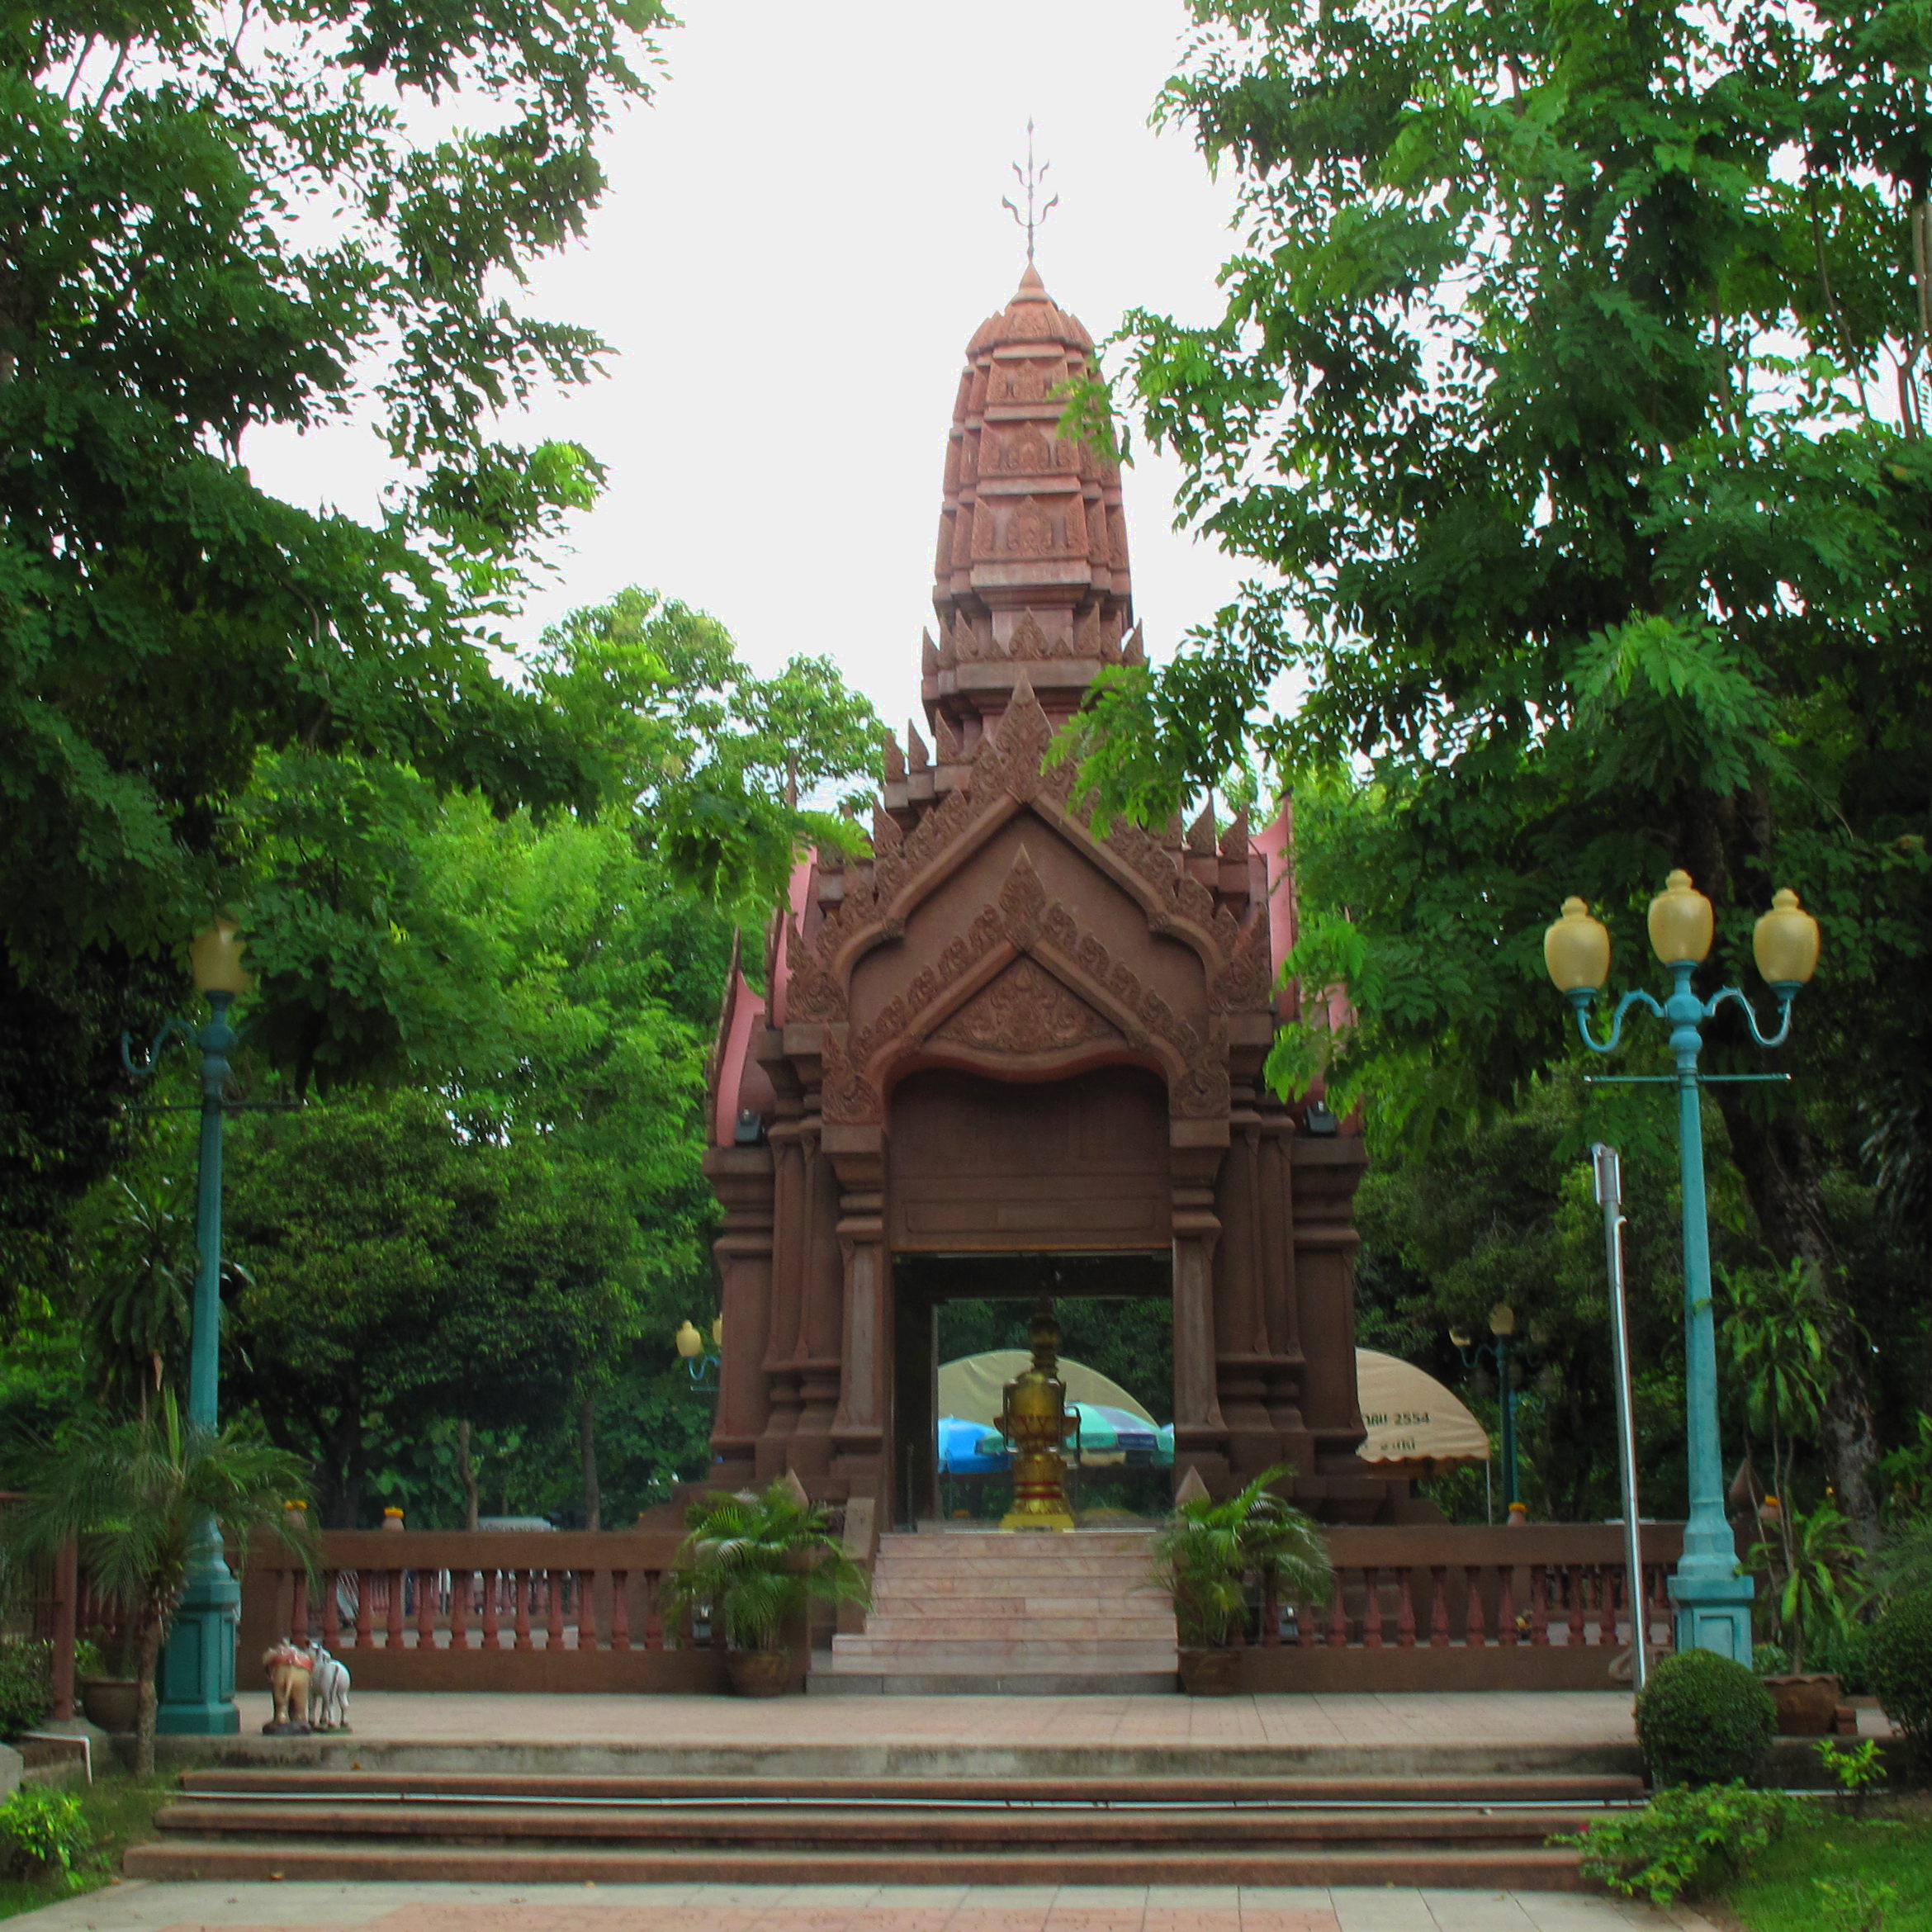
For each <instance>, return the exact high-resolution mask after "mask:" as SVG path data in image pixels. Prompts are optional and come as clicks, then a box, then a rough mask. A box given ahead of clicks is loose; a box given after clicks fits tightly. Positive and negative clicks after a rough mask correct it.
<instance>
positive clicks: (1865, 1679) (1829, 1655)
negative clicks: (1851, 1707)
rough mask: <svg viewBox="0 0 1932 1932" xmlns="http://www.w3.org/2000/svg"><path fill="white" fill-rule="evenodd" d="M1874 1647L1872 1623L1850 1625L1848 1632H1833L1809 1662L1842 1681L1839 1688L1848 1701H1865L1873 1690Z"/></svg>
mask: <svg viewBox="0 0 1932 1932" xmlns="http://www.w3.org/2000/svg"><path fill="white" fill-rule="evenodd" d="M1871 1645H1872V1627H1871V1626H1870V1625H1869V1624H1868V1623H1847V1624H1846V1625H1845V1627H1844V1629H1842V1630H1837V1631H1832V1632H1831V1634H1830V1636H1827V1637H1826V1638H1825V1641H1824V1642H1823V1643H1821V1645H1820V1646H1818V1653H1817V1656H1816V1659H1815V1660H1814V1659H1812V1658H1811V1657H1809V1656H1807V1659H1806V1662H1807V1663H1808V1664H1811V1668H1812V1669H1814V1670H1824V1671H1828V1672H1830V1674H1831V1675H1832V1676H1834V1677H1835V1678H1836V1679H1838V1688H1839V1689H1840V1691H1841V1692H1843V1693H1844V1695H1845V1696H1846V1697H1848V1698H1862V1697H1864V1696H1866V1695H1867V1694H1868V1693H1869V1692H1870V1690H1871V1688H1872V1667H1871V1660H1870V1657H1869V1655H1868V1652H1869V1651H1870V1649H1871Z"/></svg>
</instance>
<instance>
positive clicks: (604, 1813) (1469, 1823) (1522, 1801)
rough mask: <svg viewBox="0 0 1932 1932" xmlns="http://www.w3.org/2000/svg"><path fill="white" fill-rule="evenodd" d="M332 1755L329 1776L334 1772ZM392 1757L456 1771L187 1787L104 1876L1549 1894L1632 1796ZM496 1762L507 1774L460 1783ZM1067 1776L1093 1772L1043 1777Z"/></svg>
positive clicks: (1277, 1778) (993, 1756)
mask: <svg viewBox="0 0 1932 1932" xmlns="http://www.w3.org/2000/svg"><path fill="white" fill-rule="evenodd" d="M238 1741H239V1742H242V1743H246V1742H249V1741H257V1742H258V1741H260V1740H238ZM275 1741H276V1742H278V1743H279V1742H282V1741H284V1740H275ZM362 1749H363V1750H365V1751H367V1750H368V1747H367V1745H365V1746H363V1747H362ZM346 1754H347V1753H346V1751H345V1750H334V1749H331V1750H329V1751H328V1752H327V1753H326V1755H327V1756H328V1757H329V1759H330V1760H331V1761H332V1762H334V1761H339V1759H340V1758H341V1757H342V1756H344V1755H346ZM371 1754H372V1755H373V1753H371ZM249 1755H251V1756H253V1755H254V1754H252V1753H251V1754H249ZM406 1755H409V1756H410V1757H412V1758H413V1759H415V1760H416V1761H417V1762H418V1763H419V1764H427V1763H428V1762H429V1760H430V1759H437V1760H438V1761H441V1760H445V1759H447V1760H453V1761H452V1762H449V1763H447V1764H444V1765H443V1768H439V1769H400V1768H399V1769H380V1768H376V1767H373V1766H372V1767H369V1768H366V1769H365V1768H348V1769H325V1768H320V1767H303V1766H299V1765H295V1764H283V1765H279V1766H268V1765H263V1764H234V1765H229V1766H225V1767H221V1768H215V1769H205V1770H199V1771H192V1772H190V1773H188V1774H187V1777H186V1778H184V1779H183V1780H182V1794H181V1797H179V1798H178V1800H177V1801H175V1802H172V1803H170V1804H168V1805H166V1806H163V1807H162V1809H161V1811H159V1814H158V1815H157V1816H156V1818H155V1821H154V1822H155V1825H156V1826H157V1828H158V1830H159V1835H158V1836H157V1837H156V1838H155V1839H154V1840H152V1841H150V1842H149V1843H147V1844H137V1845H135V1846H133V1847H131V1848H130V1849H129V1851H128V1853H127V1854H126V1859H125V1865H124V1870H125V1873H126V1875H127V1876H128V1877H130V1878H162V1879H166V1878H204V1879H226V1880H234V1879H243V1878H270V1879H275V1878H281V1879H287V1880H291V1881H294V1880H299V1879H309V1880H324V1881H329V1882H340V1881H345V1880H381V1881H390V1882H395V1881H415V1882H430V1881H433V1882H461V1883H472V1884H481V1883H492V1884H518V1885H529V1884H546V1883H558V1884H562V1883H569V1884H579V1885H581V1884H599V1885H611V1884H651V1883H665V1882H690V1881H692V1880H696V1879H703V1880H706V1881H709V1882H727V1883H732V1884H740V1885H743V1884H768V1885H771V1884H776V1885H802V1884H864V1885H882V1884H898V1885H921V1884H925V1885H955V1886H956V1885H964V1884H970V1885H988V1884H993V1885H1055V1886H1058V1885H1075V1886H1077V1885H1130V1886H1143V1885H1215V1886H1232V1885H1309V1886H1333V1885H1404V1886H1418V1885H1427V1886H1480V1887H1488V1888H1490V1889H1494V1890H1501V1889H1503V1888H1513V1889H1518V1890H1524V1889H1539V1890H1548V1891H1568V1890H1574V1889H1576V1888H1577V1887H1578V1886H1579V1883H1580V1875H1579V1854H1577V1852H1576V1851H1575V1850H1574V1849H1571V1848H1570V1847H1567V1846H1551V1845H1550V1844H1548V1843H1547V1842H1546V1841H1547V1840H1548V1839H1549V1837H1550V1836H1551V1834H1553V1833H1557V1832H1570V1831H1574V1830H1578V1829H1579V1827H1580V1826H1581V1825H1583V1824H1584V1823H1585V1822H1586V1821H1589V1820H1590V1819H1592V1818H1594V1817H1598V1816H1603V1815H1605V1814H1606V1813H1607V1812H1610V1811H1616V1810H1618V1809H1622V1808H1623V1807H1629V1806H1631V1805H1634V1804H1637V1803H1639V1802H1641V1799H1642V1792H1643V1785H1642V1781H1641V1778H1638V1777H1636V1776H1635V1775H1634V1774H1632V1773H1627V1772H1624V1773H1617V1772H1614V1771H1612V1772H1603V1771H1598V1772H1593V1773H1586V1772H1580V1771H1578V1770H1574V1769H1568V1768H1567V1767H1565V1766H1564V1765H1563V1763H1562V1758H1563V1754H1551V1753H1549V1752H1546V1751H1539V1750H1536V1749H1535V1748H1534V1747H1531V1748H1527V1749H1525V1748H1522V1747H1517V1748H1515V1749H1513V1750H1511V1751H1510V1752H1509V1753H1508V1757H1509V1759H1510V1760H1511V1761H1512V1763H1513V1765H1514V1766H1515V1769H1512V1770H1511V1771H1508V1772H1505V1773H1498V1772H1496V1771H1494V1770H1485V1769H1477V1768H1476V1766H1477V1765H1478V1764H1480V1763H1482V1762H1485V1761H1486V1754H1484V1753H1482V1752H1480V1751H1475V1752H1470V1751H1460V1750H1455V1749H1452V1748H1451V1749H1447V1750H1445V1749H1441V1748H1438V1749H1437V1750H1432V1751H1427V1752H1424V1753H1422V1754H1420V1756H1421V1759H1422V1760H1423V1769H1418V1770H1414V1771H1410V1772H1409V1773H1406V1774H1396V1775H1390V1774H1389V1773H1387V1772H1385V1773H1383V1774H1381V1775H1376V1774H1374V1773H1369V1774H1364V1773H1362V1772H1361V1770H1360V1769H1347V1768H1346V1767H1347V1766H1349V1765H1352V1764H1359V1763H1361V1762H1364V1761H1370V1762H1372V1761H1373V1758H1372V1754H1369V1755H1368V1757H1367V1758H1366V1759H1365V1758H1364V1757H1363V1756H1362V1755H1361V1754H1351V1753H1333V1752H1330V1753H1314V1754H1309V1753H1301V1754H1260V1755H1259V1756H1258V1757H1257V1754H1254V1753H1252V1752H1250V1753H1247V1754H1235V1756H1237V1757H1241V1756H1246V1757H1248V1758H1252V1759H1256V1761H1255V1762H1253V1763H1252V1764H1248V1763H1243V1764H1239V1765H1238V1767H1236V1766H1233V1765H1231V1764H1230V1754H1229V1752H1228V1751H1227V1750H1215V1751H1210V1752H1195V1751H1189V1752H1185V1753H1172V1752H1161V1751H1152V1752H1126V1753H1122V1752H1120V1751H1117V1750H1116V1751H1110V1750H1089V1751H1084V1752H1063V1753H1041V1752H1039V1751H1031V1750H1025V1749H1024V1748H1016V1747H1013V1746H1011V1745H1003V1746H1000V1747H998V1748H997V1749H985V1750H964V1751H953V1752H948V1753H937V1754H932V1753H928V1754H921V1753H917V1752H913V1751H910V1750H893V1751H887V1752H883V1753H882V1752H880V1751H878V1750H867V1749H865V1748H864V1747H850V1746H849V1747H845V1748H843V1749H837V1748H828V1749H824V1750H816V1751H812V1752H807V1753H800V1754H798V1756H799V1758H800V1759H801V1761H800V1762H799V1763H798V1764H797V1766H796V1767H795V1768H793V1769H774V1768H773V1767H772V1766H771V1765H770V1764H769V1763H767V1762H764V1761H761V1758H768V1757H769V1754H758V1753H746V1752H734V1751H732V1750H731V1749H730V1748H729V1747H708V1748H705V1749H703V1750H696V1749H693V1750H688V1751H684V1752H681V1753H670V1754H667V1753H664V1752H632V1753H630V1754H627V1756H628V1759H629V1761H630V1762H631V1763H632V1764H638V1763H642V1762H646V1761H651V1760H652V1759H662V1760H664V1761H665V1762H668V1763H670V1764H673V1765H675V1767H676V1768H675V1769H670V1770H668V1771H643V1770H634V1771H631V1772H628V1773H615V1774H612V1773H603V1774H599V1773H589V1772H585V1771H576V1772H564V1771H560V1770H551V1769H532V1768H530V1764H529V1760H530V1759H533V1758H535V1759H537V1760H538V1761H541V1760H542V1759H544V1758H545V1757H548V1758H549V1759H553V1760H560V1759H566V1758H569V1757H578V1758H586V1759H594V1758H596V1757H599V1756H600V1755H604V1754H599V1753H595V1752H590V1751H576V1752H572V1751H566V1750H562V1749H557V1750H551V1751H549V1752H547V1753H545V1752H543V1751H536V1752H533V1751H531V1750H528V1748H526V1749H524V1750H520V1751H519V1752H517V1753H515V1754H514V1756H516V1757H517V1759H519V1762H518V1764H517V1765H516V1767H515V1768H514V1769H500V1770H496V1771H479V1770H475V1769H459V1768H457V1764H459V1763H461V1762H462V1761H467V1762H468V1763H470V1764H474V1763H475V1762H476V1760H478V1759H489V1758H490V1757H492V1756H509V1755H513V1754H510V1753H507V1752H492V1751H491V1750H489V1749H488V1748H486V1747H485V1748H482V1749H476V1748H472V1749H471V1750H468V1751H466V1752H457V1751H456V1750H453V1749H452V1750H424V1749H421V1748H419V1749H418V1750H414V1751H413V1752H410V1753H408V1754H406ZM921 1758H924V1759H928V1760H934V1759H936V1760H937V1762H935V1763H928V1764H920V1763H919V1762H918V1760H920V1759H921ZM899 1759H904V1760H907V1762H906V1763H905V1764H903V1766H901V1765H899V1764H897V1762H896V1760H899ZM1067 1759H1077V1760H1078V1761H1080V1762H1082V1763H1085V1764H1090V1765H1091V1766H1092V1767H1093V1769H1092V1771H1091V1773H1086V1774H1083V1773H1078V1772H1069V1771H1068V1770H1066V1769H1063V1768H1060V1767H1061V1766H1062V1765H1063V1763H1064V1761H1065V1760H1067ZM1323 1759H1334V1760H1335V1761H1334V1762H1333V1763H1324V1762H1323V1761H1322V1760H1323ZM1537 1759H1554V1761H1553V1762H1548V1763H1545V1764H1538V1763H1537ZM1047 1760H1050V1761H1051V1762H1052V1764H1053V1765H1054V1769H1048V1768H1047ZM1288 1764H1292V1766H1293V1769H1291V1770H1287V1771H1286V1774H1284V1769H1285V1768H1286V1765H1288ZM754 1766H755V1769H754V1768H753V1767H754ZM1230 1769H1234V1771H1235V1773H1236V1774H1234V1775H1230V1774H1229V1771H1230ZM1471 1922H1472V1923H1473V1922H1474V1921H1471Z"/></svg>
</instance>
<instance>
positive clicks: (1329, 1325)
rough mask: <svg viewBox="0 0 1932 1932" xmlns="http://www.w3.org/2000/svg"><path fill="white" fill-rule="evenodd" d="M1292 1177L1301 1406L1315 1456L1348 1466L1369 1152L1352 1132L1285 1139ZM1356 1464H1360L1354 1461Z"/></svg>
mask: <svg viewBox="0 0 1932 1932" xmlns="http://www.w3.org/2000/svg"><path fill="white" fill-rule="evenodd" d="M1289 1145H1290V1149H1291V1159H1292V1163H1293V1168H1294V1177H1295V1281H1296V1286H1297V1287H1298V1289H1299V1290H1300V1293H1299V1296H1298V1300H1299V1305H1300V1321H1301V1343H1302V1347H1303V1349H1304V1351H1305V1354H1306V1357H1307V1364H1308V1366H1307V1371H1306V1376H1305V1382H1304V1385H1303V1389H1302V1395H1301V1407H1302V1413H1303V1416H1304V1418H1305V1420H1306V1423H1307V1425H1308V1427H1309V1429H1310V1431H1311V1432H1313V1434H1314V1438H1315V1442H1316V1456H1317V1460H1318V1462H1319V1464H1320V1465H1322V1466H1324V1467H1326V1466H1328V1465H1330V1464H1331V1463H1332V1462H1333V1461H1335V1460H1336V1459H1338V1458H1339V1459H1341V1460H1342V1462H1343V1463H1344V1466H1346V1464H1347V1461H1349V1460H1350V1459H1351V1457H1352V1451H1354V1449H1355V1448H1356V1447H1357V1445H1358V1444H1359V1443H1360V1442H1361V1434H1362V1430H1361V1406H1360V1404H1359V1403H1358V1402H1357V1399H1356V1390H1355V1251H1356V1249H1357V1248H1358V1247H1359V1246H1360V1245H1361V1237H1360V1236H1359V1235H1358V1234H1357V1233H1356V1231H1355V1217H1354V1200H1355V1190H1356V1186H1357V1183H1358V1182H1359V1181H1361V1174H1362V1170H1363V1168H1364V1167H1366V1165H1367V1163H1368V1156H1367V1153H1366V1151H1365V1150H1364V1148H1363V1147H1362V1144H1361V1141H1359V1140H1357V1139H1353V1138H1352V1137H1347V1136H1345V1137H1342V1138H1339V1139H1320V1140H1318V1139H1309V1137H1307V1136H1305V1135H1304V1136H1298V1137H1297V1138H1296V1139H1295V1140H1293V1141H1291V1142H1290V1144H1289ZM1359 1468H1360V1465H1357V1469H1359Z"/></svg>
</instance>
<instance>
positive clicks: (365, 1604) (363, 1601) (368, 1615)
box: [356, 1570, 376, 1650]
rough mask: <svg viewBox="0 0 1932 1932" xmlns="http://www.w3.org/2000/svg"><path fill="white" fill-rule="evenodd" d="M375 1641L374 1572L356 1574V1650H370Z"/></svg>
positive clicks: (358, 1572)
mask: <svg viewBox="0 0 1932 1932" xmlns="http://www.w3.org/2000/svg"><path fill="white" fill-rule="evenodd" d="M375 1641H376V1572H375V1571H374V1570H358V1571H357V1572H356V1648H357V1649H358V1650H368V1649H370V1648H371V1647H372V1646H373V1645H374V1643H375Z"/></svg>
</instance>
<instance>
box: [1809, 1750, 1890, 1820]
mask: <svg viewBox="0 0 1932 1932" xmlns="http://www.w3.org/2000/svg"><path fill="white" fill-rule="evenodd" d="M1817 1750H1818V1766H1819V1769H1821V1770H1822V1771H1823V1772H1824V1773H1825V1776H1826V1777H1827V1778H1830V1779H1831V1781H1832V1782H1833V1783H1835V1785H1836V1786H1837V1787H1838V1790H1839V1794H1840V1797H1843V1798H1844V1800H1845V1801H1846V1802H1847V1803H1849V1805H1850V1806H1851V1807H1852V1809H1853V1811H1854V1813H1857V1812H1862V1811H1863V1810H1864V1807H1865V1800H1866V1798H1867V1797H1868V1796H1869V1795H1870V1794H1871V1793H1872V1792H1873V1791H1875V1790H1877V1789H1878V1788H1879V1787H1880V1786H1881V1785H1882V1784H1883V1783H1884V1782H1885V1779H1886V1769H1885V1760H1884V1759H1882V1758H1881V1757H1880V1756H1879V1754H1878V1739H1877V1738H1875V1737H1868V1738H1867V1739H1865V1740H1864V1741H1863V1743H1862V1744H1856V1745H1850V1746H1849V1747H1847V1746H1845V1745H1840V1743H1839V1742H1838V1741H1837V1740H1836V1739H1835V1738H1829V1737H1821V1738H1820V1739H1819V1740H1818V1746H1817Z"/></svg>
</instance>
